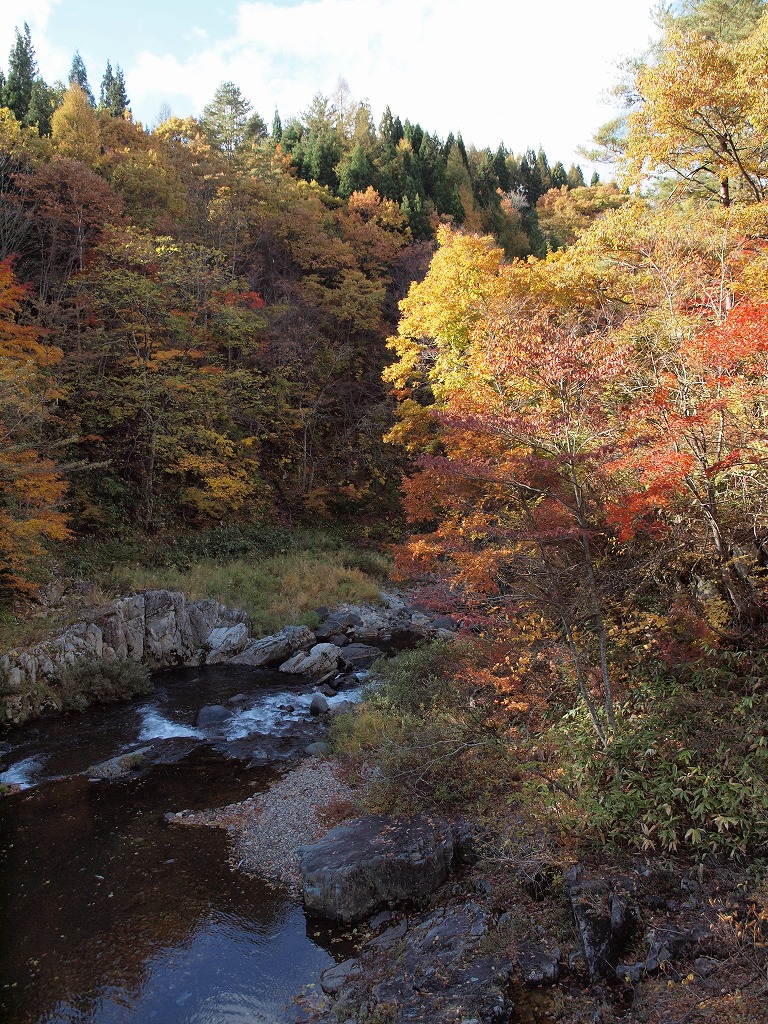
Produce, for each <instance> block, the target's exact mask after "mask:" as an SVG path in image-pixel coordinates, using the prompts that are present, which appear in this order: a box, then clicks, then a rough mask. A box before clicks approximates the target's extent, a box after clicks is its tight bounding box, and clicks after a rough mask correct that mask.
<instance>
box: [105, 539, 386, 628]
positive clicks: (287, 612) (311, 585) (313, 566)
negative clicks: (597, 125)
mask: <svg viewBox="0 0 768 1024" xmlns="http://www.w3.org/2000/svg"><path fill="white" fill-rule="evenodd" d="M109 583H110V586H111V589H113V590H114V591H115V592H117V593H121V592H126V591H128V590H152V589H157V588H163V589H169V590H180V591H181V592H182V593H183V594H185V596H186V597H187V598H189V599H190V600H193V601H195V600H198V599H199V598H203V597H215V598H217V599H218V600H219V601H220V602H222V603H223V604H225V605H229V606H230V607H236V608H242V609H243V610H244V611H246V612H248V614H249V615H250V617H251V622H252V628H253V632H254V633H255V634H260V633H269V632H271V631H272V630H275V629H279V628H280V627H281V626H283V625H285V624H286V623H304V624H306V625H310V626H311V625H313V624H315V625H316V620H315V617H314V609H315V608H317V607H318V606H320V605H329V606H331V605H335V604H339V603H340V602H343V601H349V602H360V601H376V600H377V599H378V597H379V591H380V587H379V585H378V584H377V583H376V582H375V581H374V580H373V579H371V578H370V577H369V576H366V575H365V573H363V572H362V571H361V570H360V569H357V568H349V567H347V566H345V565H344V564H343V563H342V560H341V559H340V558H339V557H338V555H337V553H330V554H328V555H322V554H312V553H305V552H287V553H286V554H283V555H273V556H271V557H268V558H264V559H262V560H260V561H254V562H251V561H245V560H243V559H238V560H237V561H233V562H224V563H219V562H214V561H212V560H210V559H204V560H203V561H200V562H197V563H195V564H194V565H191V566H190V567H189V568H186V569H181V568H176V567H161V568H157V569H147V568H144V567H140V566H124V567H120V568H116V569H115V570H113V572H112V573H111V574H110V577H109Z"/></svg>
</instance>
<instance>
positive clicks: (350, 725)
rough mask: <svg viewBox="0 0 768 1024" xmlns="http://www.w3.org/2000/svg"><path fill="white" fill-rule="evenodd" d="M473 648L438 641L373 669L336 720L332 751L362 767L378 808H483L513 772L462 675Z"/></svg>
mask: <svg viewBox="0 0 768 1024" xmlns="http://www.w3.org/2000/svg"><path fill="white" fill-rule="evenodd" d="M473 657H474V649H473V647H472V645H470V644H468V643H464V642H460V641H459V642H450V641H444V640H440V641H437V642H434V643H431V644H428V645H425V646H424V647H421V648H418V649H416V650H413V651H407V652H404V653H402V654H399V655H397V656H396V657H393V658H390V659H380V660H379V661H377V662H376V663H375V665H374V673H375V676H376V683H375V684H374V685H373V686H372V687H371V689H370V690H369V691H368V693H367V695H366V699H365V700H364V701H363V703H362V704H361V705H360V706H359V707H358V708H355V709H353V710H352V711H350V712H349V713H348V714H346V715H340V716H339V717H338V718H336V719H334V722H333V725H332V728H331V734H330V740H331V744H332V746H333V749H334V751H335V752H336V753H337V754H339V755H341V756H346V757H348V758H350V759H352V760H354V761H357V762H359V763H361V764H363V763H364V764H370V763H372V764H373V765H374V769H373V771H372V772H370V771H369V772H366V773H364V777H365V780H366V782H367V784H368V803H369V806H371V807H372V808H375V809H386V810H392V811H410V812H412V811H413V810H414V809H416V808H420V809H431V808H443V809H450V808H461V809H462V810H463V811H468V810H470V809H473V810H475V811H478V810H480V809H481V808H484V809H487V807H488V806H489V804H490V803H492V802H493V800H494V799H495V797H496V795H497V794H498V792H499V789H500V788H502V789H503V788H505V787H506V785H507V779H508V777H509V773H510V763H509V758H510V754H511V751H510V750H509V749H508V748H507V747H506V746H505V744H504V742H503V739H502V738H501V737H500V736H498V735H497V734H496V733H495V731H494V730H493V728H491V727H490V725H489V722H488V719H487V718H486V717H485V716H484V714H483V702H482V700H481V699H480V695H479V694H478V692H477V691H476V690H473V689H472V688H471V687H468V686H467V683H466V678H465V677H462V676H461V674H460V672H459V669H460V667H461V665H462V664H463V663H466V662H470V661H471V660H472V658H473Z"/></svg>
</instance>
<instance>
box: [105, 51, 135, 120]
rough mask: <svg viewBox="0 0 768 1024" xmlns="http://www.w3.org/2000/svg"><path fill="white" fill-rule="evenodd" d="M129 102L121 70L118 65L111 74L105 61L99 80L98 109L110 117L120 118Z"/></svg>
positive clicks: (109, 67)
mask: <svg viewBox="0 0 768 1024" xmlns="http://www.w3.org/2000/svg"><path fill="white" fill-rule="evenodd" d="M129 102H130V101H129V99H128V94H127V92H126V90H125V77H124V75H123V69H122V68H121V67H120V65H119V64H118V65H117V66H116V68H115V71H114V73H113V72H112V65H111V64H110V63H109V61H107V67H106V70H105V71H104V77H103V78H102V80H101V95H100V97H99V108H100V109H101V110H106V111H107V112H108V113H109V114H111V116H112V117H122V116H123V115H124V114H125V111H126V109H127V107H128V103H129Z"/></svg>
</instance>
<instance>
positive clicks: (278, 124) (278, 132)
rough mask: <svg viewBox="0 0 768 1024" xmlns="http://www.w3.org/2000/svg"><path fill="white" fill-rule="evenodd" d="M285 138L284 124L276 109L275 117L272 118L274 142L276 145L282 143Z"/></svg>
mask: <svg viewBox="0 0 768 1024" xmlns="http://www.w3.org/2000/svg"><path fill="white" fill-rule="evenodd" d="M282 137H283V122H282V121H281V120H280V115H279V114H278V112H277V107H275V116H274V117H273V118H272V141H273V142H274V144H275V145H277V144H278V142H280V140H281V139H282Z"/></svg>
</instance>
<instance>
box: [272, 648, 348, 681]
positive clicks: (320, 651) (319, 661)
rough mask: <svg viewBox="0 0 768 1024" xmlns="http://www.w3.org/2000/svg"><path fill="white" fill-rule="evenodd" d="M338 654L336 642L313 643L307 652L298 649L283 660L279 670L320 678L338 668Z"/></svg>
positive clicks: (339, 649)
mask: <svg viewBox="0 0 768 1024" xmlns="http://www.w3.org/2000/svg"><path fill="white" fill-rule="evenodd" d="M340 655H341V647H337V646H336V644H315V646H314V647H313V648H312V650H311V651H309V653H308V654H307V653H305V652H303V651H299V653H298V654H294V656H293V657H292V658H289V659H288V661H285V662H283V664H282V665H281V666H280V671H281V672H290V673H291V674H292V675H297V676H311V677H312V678H313V679H320V678H321V677H322V676H327V675H329V674H331V673H333V672H335V671H336V670H337V669H338V667H339V656H340Z"/></svg>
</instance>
